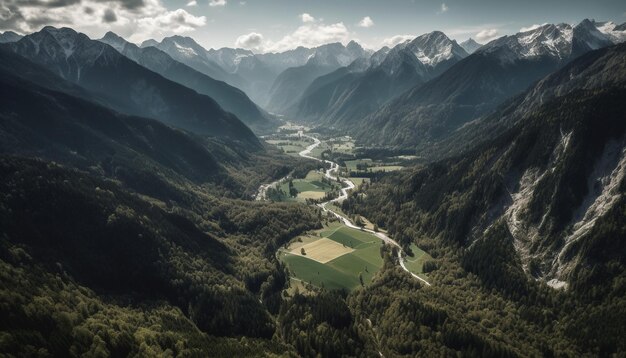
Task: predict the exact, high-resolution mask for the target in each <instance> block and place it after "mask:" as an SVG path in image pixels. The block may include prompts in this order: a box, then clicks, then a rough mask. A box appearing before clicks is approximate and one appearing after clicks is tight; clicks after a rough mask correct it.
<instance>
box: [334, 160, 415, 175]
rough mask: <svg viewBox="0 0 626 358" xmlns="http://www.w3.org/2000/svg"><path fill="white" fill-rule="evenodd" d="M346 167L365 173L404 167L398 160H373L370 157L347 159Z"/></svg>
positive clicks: (389, 170)
mask: <svg viewBox="0 0 626 358" xmlns="http://www.w3.org/2000/svg"><path fill="white" fill-rule="evenodd" d="M345 163H346V168H347V169H348V171H351V172H357V173H364V172H383V171H384V172H391V171H395V170H400V169H402V168H404V167H403V166H401V165H398V162H397V161H381V160H376V161H373V160H372V159H369V158H363V159H357V160H347V161H346V162H345Z"/></svg>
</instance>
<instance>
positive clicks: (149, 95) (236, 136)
mask: <svg viewBox="0 0 626 358" xmlns="http://www.w3.org/2000/svg"><path fill="white" fill-rule="evenodd" d="M5 46H6V47H7V48H9V49H11V50H12V51H14V52H15V53H17V54H19V55H21V56H24V57H26V58H27V59H29V60H31V61H33V62H35V63H38V64H40V65H42V66H44V67H46V68H47V69H49V70H51V71H52V72H54V73H56V74H57V75H59V76H61V77H62V78H64V79H66V80H68V81H70V82H73V83H76V84H78V85H79V86H81V87H83V88H85V89H86V90H88V91H89V92H90V94H91V95H93V96H96V97H97V98H98V99H99V101H100V102H101V103H104V104H106V105H107V106H110V107H112V108H114V109H116V110H118V111H121V112H123V113H127V114H132V115H139V116H143V117H150V118H155V119H158V120H161V121H163V122H164V123H167V124H169V125H172V126H175V127H179V128H182V129H185V130H187V131H190V132H193V133H196V134H200V135H209V136H217V137H224V139H226V138H230V139H231V140H235V141H241V142H242V143H247V145H252V146H255V147H256V146H258V145H259V142H258V139H257V138H256V137H255V136H254V134H253V133H252V132H251V131H250V129H249V128H248V127H246V126H245V125H244V124H243V123H242V122H241V121H240V120H239V119H237V117H235V116H234V115H232V114H230V113H228V112H225V111H224V110H222V108H221V107H220V106H219V105H218V104H217V103H216V102H215V101H214V100H213V99H211V98H210V97H207V96H204V95H200V94H198V93H196V92H195V91H193V90H191V89H189V88H187V87H185V86H182V85H180V84H178V83H176V82H172V81H170V80H168V79H166V78H163V77H162V76H161V75H159V74H157V73H154V72H152V71H150V70H148V69H147V68H145V67H143V66H140V65H138V64H137V63H135V62H134V61H132V60H130V59H128V58H126V57H124V56H123V55H121V54H120V53H119V52H118V51H116V50H115V49H114V48H113V47H111V46H109V45H107V44H104V43H102V42H100V41H95V40H90V39H89V38H88V37H87V36H85V35H84V34H79V33H77V32H75V31H74V30H72V29H69V28H62V29H56V28H53V27H45V28H44V29H43V30H41V31H39V32H37V33H33V34H31V35H28V36H25V37H24V38H22V39H21V40H19V41H18V42H15V43H10V44H6V45H5Z"/></svg>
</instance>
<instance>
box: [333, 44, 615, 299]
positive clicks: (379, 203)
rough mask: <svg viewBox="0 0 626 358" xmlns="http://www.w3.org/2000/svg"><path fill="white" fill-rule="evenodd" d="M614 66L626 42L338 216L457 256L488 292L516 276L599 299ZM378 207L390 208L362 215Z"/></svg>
mask: <svg viewBox="0 0 626 358" xmlns="http://www.w3.org/2000/svg"><path fill="white" fill-rule="evenodd" d="M624 63H626V44H620V45H616V46H612V47H610V48H605V49H601V50H596V51H593V52H590V53H588V54H585V55H583V56H581V57H579V58H577V59H576V60H574V61H572V62H571V63H570V64H568V65H567V66H565V67H564V68H563V69H561V70H559V71H557V72H555V73H554V74H552V75H550V76H548V77H546V78H544V79H543V80H541V81H540V82H538V83H537V84H536V85H535V86H533V87H532V88H531V89H530V90H528V91H526V92H525V93H524V94H523V95H522V96H519V97H518V98H516V99H515V100H514V102H513V103H511V105H510V106H506V107H503V108H502V109H500V110H498V111H497V112H495V113H494V114H493V115H492V116H491V117H492V120H493V121H496V122H501V121H509V122H511V123H512V125H510V126H508V129H506V130H505V131H502V132H500V135H498V136H496V137H494V138H492V139H491V140H488V141H486V142H483V143H482V144H480V145H478V146H477V147H475V148H473V149H471V150H469V151H467V152H466V153H464V154H463V155H459V156H457V157H454V158H451V159H448V160H445V161H440V162H436V163H433V164H431V165H427V166H425V167H422V168H420V169H414V170H411V171H407V172H406V173H399V174H398V175H397V176H395V177H394V176H392V177H389V178H388V179H387V180H382V183H381V185H380V186H378V187H374V188H372V189H373V190H371V191H368V192H367V193H366V194H367V195H363V196H355V197H358V198H360V199H361V198H362V200H361V201H362V204H359V203H357V202H356V201H353V202H351V203H346V204H345V206H346V207H348V206H350V205H351V204H353V205H357V206H358V207H359V209H361V210H360V212H361V213H362V214H363V215H367V216H368V218H372V219H373V220H379V222H381V223H384V224H385V226H386V227H389V228H393V229H394V231H395V232H392V233H391V234H392V235H395V236H396V237H405V238H407V240H409V241H410V240H411V239H413V238H414V237H415V235H410V233H415V232H417V233H420V234H421V235H422V236H424V237H432V238H435V237H436V238H439V239H438V240H443V242H454V243H458V244H461V245H463V246H465V247H466V250H464V253H463V256H464V258H463V259H462V262H463V265H464V267H465V268H466V269H467V270H469V271H470V272H473V273H475V274H477V275H478V276H479V277H480V278H481V279H482V280H483V282H485V283H486V284H488V285H490V286H491V287H498V288H499V289H506V287H511V285H510V281H511V280H519V281H517V284H516V285H519V284H520V283H522V282H523V281H524V280H525V278H524V277H523V274H524V273H526V275H528V276H531V277H533V278H535V279H541V280H543V281H545V282H547V283H548V284H549V285H551V286H553V287H555V288H561V287H564V286H568V285H569V287H570V288H572V289H573V290H574V292H576V294H584V295H605V294H606V293H608V292H610V291H611V290H613V288H614V287H616V286H614V285H613V284H612V282H617V281H620V280H622V279H623V277H625V275H626V261H625V257H624V255H623V253H624V252H626V251H625V250H626V241H624V240H623V239H622V238H623V233H624V229H625V228H624V225H623V223H624V213H626V211H625V210H626V199H625V198H626V195H625V194H626V186H625V185H624V184H625V183H626V179H625V178H626V121H624V118H626V117H625V116H626V101H624V96H626V68H625V67H624ZM483 133H484V134H487V133H485V132H483ZM381 207H395V208H397V210H395V211H394V210H385V211H383V214H382V215H380V214H379V216H378V217H376V216H375V215H376V214H372V215H371V216H370V215H369V213H370V212H372V213H373V211H370V210H371V209H374V208H376V209H374V210H375V211H376V212H378V213H380V212H381V211H380V208H381ZM415 217H417V218H419V220H414V221H413V223H414V224H411V225H409V226H408V227H407V226H406V225H402V224H401V223H402V222H406V220H405V219H406V218H415ZM403 220H404V221H403ZM409 222H410V221H409ZM407 244H408V242H407ZM613 280H616V281H613ZM522 286H523V285H522ZM516 287H520V286H516ZM592 288H594V290H598V291H595V292H593V293H590V292H589V291H590V290H591V289H592ZM617 290H618V291H620V290H622V289H621V288H618V289H617ZM517 292H519V291H517Z"/></svg>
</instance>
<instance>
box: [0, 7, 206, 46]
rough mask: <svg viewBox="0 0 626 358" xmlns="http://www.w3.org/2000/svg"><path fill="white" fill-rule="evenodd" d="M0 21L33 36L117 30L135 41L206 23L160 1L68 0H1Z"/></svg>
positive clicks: (96, 34)
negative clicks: (48, 30) (55, 30)
mask: <svg viewBox="0 0 626 358" xmlns="http://www.w3.org/2000/svg"><path fill="white" fill-rule="evenodd" d="M190 1H191V0H190ZM59 3H60V2H59V1H57V2H56V3H55V4H59ZM17 4H19V6H17ZM7 9H8V10H9V11H5V10H7ZM103 14H104V15H107V14H108V16H103ZM112 14H115V16H114V17H113V16H112ZM0 19H1V20H0V30H13V31H17V32H20V33H31V32H34V31H39V30H40V29H41V27H42V26H43V25H52V26H56V27H62V26H68V27H72V28H75V29H77V30H78V31H80V32H83V33H85V34H87V35H88V36H90V37H91V38H99V37H101V36H103V35H104V33H105V32H107V31H114V32H116V33H117V34H119V35H120V36H123V37H126V38H128V40H129V41H134V42H140V41H143V40H146V39H149V38H161V37H164V36H170V35H173V34H180V33H185V32H190V31H193V30H195V29H196V28H198V27H202V26H204V25H205V24H206V21H207V20H206V17H204V16H194V15H192V14H190V13H188V12H187V11H185V10H183V9H176V10H168V9H167V8H166V7H165V6H164V5H163V4H162V3H161V0H143V1H137V0H124V1H107V2H105V1H102V0H82V1H65V5H62V6H54V7H53V6H47V7H45V8H42V5H41V3H36V2H34V1H33V2H29V3H28V4H23V3H22V0H0ZM113 20H114V21H113Z"/></svg>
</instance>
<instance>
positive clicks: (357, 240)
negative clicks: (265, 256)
mask: <svg viewBox="0 0 626 358" xmlns="http://www.w3.org/2000/svg"><path fill="white" fill-rule="evenodd" d="M316 234H317V235H320V236H319V237H318V238H317V240H316V241H313V242H310V240H312V238H314V237H315V235H310V236H308V237H307V239H306V242H308V243H306V244H303V243H299V242H297V241H296V242H294V243H293V244H292V245H290V246H289V247H288V248H287V249H286V250H285V249H282V250H280V251H279V253H278V255H279V259H280V260H282V261H283V262H284V263H285V264H286V265H287V267H288V268H289V271H290V273H291V277H292V278H294V279H295V280H299V281H302V282H304V283H310V284H312V285H314V286H317V287H324V288H327V289H347V290H353V289H355V288H357V287H360V286H361V278H362V279H363V284H365V285H367V284H369V283H370V282H371V281H372V278H373V276H374V275H375V274H376V272H378V270H379V269H380V268H381V267H382V264H383V260H382V258H381V257H380V246H381V240H380V239H378V238H377V237H375V236H374V235H371V234H369V233H366V232H363V231H360V230H356V229H351V228H348V227H345V226H343V225H341V224H339V223H333V224H331V225H329V226H328V227H325V228H323V229H321V230H318V231H317V232H316ZM303 241H304V240H303ZM302 247H304V249H305V252H306V253H307V254H306V255H302V254H301V253H300V249H301V248H302ZM315 247H319V248H321V249H322V250H320V252H321V251H323V253H322V259H320V256H319V254H318V252H317V251H312V250H311V248H315ZM331 257H332V258H331ZM326 259H328V261H325V260H326ZM320 261H325V262H320ZM359 276H360V277H361V278H359Z"/></svg>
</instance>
